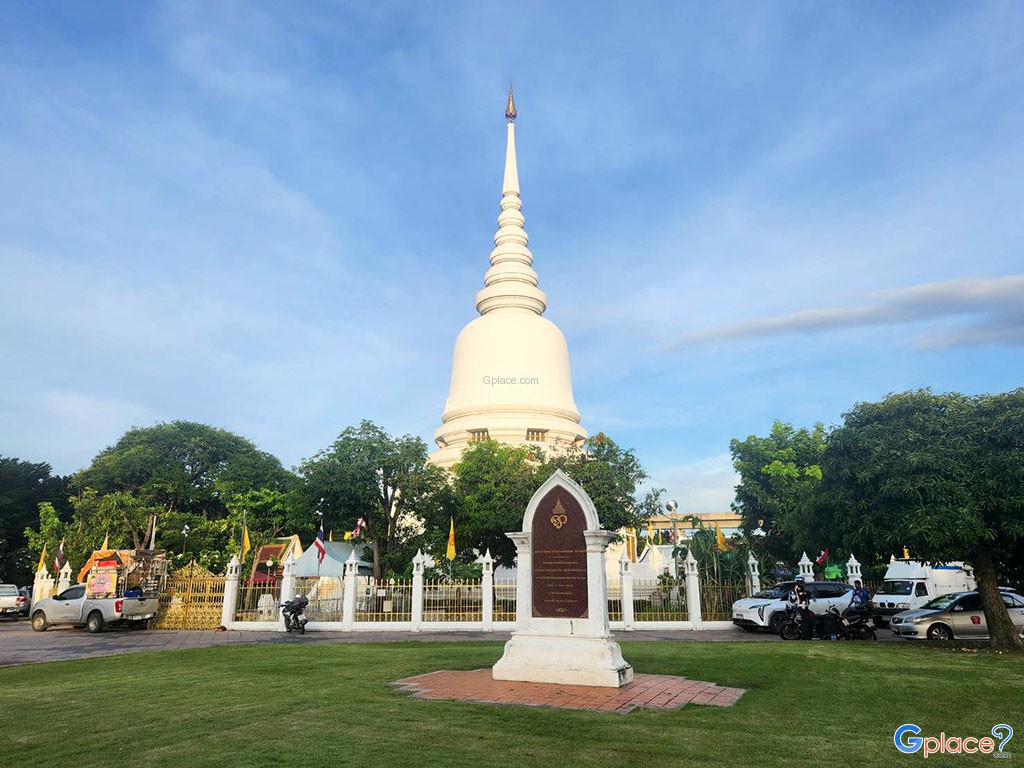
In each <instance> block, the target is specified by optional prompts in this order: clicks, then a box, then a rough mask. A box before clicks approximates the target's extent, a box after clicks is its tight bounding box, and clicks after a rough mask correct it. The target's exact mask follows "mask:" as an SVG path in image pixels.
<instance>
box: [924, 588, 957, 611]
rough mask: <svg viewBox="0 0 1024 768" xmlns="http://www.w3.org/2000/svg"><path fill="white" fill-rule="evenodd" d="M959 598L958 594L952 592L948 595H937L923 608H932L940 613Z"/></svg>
mask: <svg viewBox="0 0 1024 768" xmlns="http://www.w3.org/2000/svg"><path fill="white" fill-rule="evenodd" d="M959 596H960V593H959V592H953V593H951V594H948V595H939V596H938V597H936V598H935V599H934V600H929V601H928V602H927V603H925V604H924V606H923V607H924V608H933V609H935V610H939V611H941V610H942V609H944V608H949V606H950V604H951V603H952V602H953V601H954V600H956V599H957V598H958V597H959Z"/></svg>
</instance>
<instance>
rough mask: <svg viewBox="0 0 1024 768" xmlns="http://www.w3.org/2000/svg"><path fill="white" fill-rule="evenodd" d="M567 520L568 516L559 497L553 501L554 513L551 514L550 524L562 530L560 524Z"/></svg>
mask: <svg viewBox="0 0 1024 768" xmlns="http://www.w3.org/2000/svg"><path fill="white" fill-rule="evenodd" d="M567 522H569V516H568V515H567V514H565V507H563V506H562V500H561V499H559V500H558V501H556V502H555V514H553V515H552V516H551V524H552V525H553V526H555V528H557V529H558V530H562V526H563V525H565V524H566V523H567Z"/></svg>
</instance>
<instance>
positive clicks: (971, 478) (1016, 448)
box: [822, 389, 1024, 648]
mask: <svg viewBox="0 0 1024 768" xmlns="http://www.w3.org/2000/svg"><path fill="white" fill-rule="evenodd" d="M822 469H823V472H824V482H823V488H822V490H823V495H822V499H823V502H824V505H823V506H824V511H825V517H824V520H823V524H825V525H827V526H829V529H830V530H832V531H834V532H835V533H836V534H837V535H838V536H839V537H841V538H842V540H843V541H844V542H845V543H846V544H847V546H849V547H850V548H855V549H856V550H857V551H865V550H866V551H869V552H878V553H886V552H899V551H901V550H902V548H903V547H907V548H909V550H910V551H911V553H913V555H914V556H915V557H918V558H920V559H922V560H925V561H928V562H947V561H955V560H965V561H969V562H970V563H971V564H972V566H973V567H974V574H975V578H976V580H977V582H978V591H979V593H980V595H981V602H982V606H983V608H984V611H985V618H986V621H987V623H988V631H989V636H990V638H991V642H992V645H993V646H994V647H1002V648H1006V647H1017V648H1020V647H1021V639H1020V637H1019V635H1018V634H1017V632H1016V630H1015V629H1014V627H1013V625H1012V623H1011V621H1010V618H1009V615H1008V613H1007V610H1006V606H1005V605H1004V603H1003V601H1002V599H1001V597H1000V594H999V591H998V586H997V573H998V571H999V568H1000V566H1001V565H1002V559H1003V558H1005V557H1007V556H1009V555H1011V554H1012V553H1013V552H1014V551H1020V547H1021V542H1022V541H1024V389H1018V390H1015V391H1013V392H1009V393H1006V394H1000V395H982V396H977V397H969V396H965V395H961V394H957V393H951V394H944V395H934V394H932V393H931V392H930V391H929V390H918V391H913V392H904V393H901V394H894V395H890V396H889V397H887V398H886V399H885V400H884V401H882V402H880V403H858V404H857V405H855V406H854V407H853V408H852V409H851V410H850V411H849V412H848V413H846V414H845V415H844V422H843V425H842V426H841V427H839V428H838V429H836V430H834V431H833V432H832V434H831V435H830V437H829V441H828V447H827V448H826V450H825V454H824V457H823V466H822Z"/></svg>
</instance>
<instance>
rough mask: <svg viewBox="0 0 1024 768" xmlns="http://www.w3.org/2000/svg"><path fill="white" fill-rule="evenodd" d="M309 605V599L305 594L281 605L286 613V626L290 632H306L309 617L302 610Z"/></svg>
mask: <svg viewBox="0 0 1024 768" xmlns="http://www.w3.org/2000/svg"><path fill="white" fill-rule="evenodd" d="M307 605H309V600H308V599H307V598H306V597H305V596H304V595H299V596H298V597H296V598H293V599H291V600H288V601H287V602H285V604H284V605H282V606H281V613H282V614H284V628H285V629H286V630H287V631H288V632H298V633H299V634H300V635H304V634H306V623H307V622H308V621H309V619H307V618H306V617H305V616H304V615H303V613H302V612H303V611H305V610H306V606H307Z"/></svg>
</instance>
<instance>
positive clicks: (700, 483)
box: [651, 453, 739, 514]
mask: <svg viewBox="0 0 1024 768" xmlns="http://www.w3.org/2000/svg"><path fill="white" fill-rule="evenodd" d="M651 476H652V481H653V484H654V485H657V486H661V487H664V488H665V489H666V491H667V493H666V495H665V497H666V498H667V499H675V500H676V501H677V502H678V503H679V511H680V512H681V513H683V514H690V513H694V512H726V511H728V510H729V505H730V504H731V503H732V501H733V499H734V498H735V497H736V490H735V489H736V485H737V484H738V483H739V476H738V475H737V474H736V472H735V471H734V470H733V468H732V457H731V456H730V455H729V454H728V453H721V454H718V455H715V456H711V457H709V458H706V459H700V460H698V461H691V462H687V463H684V464H674V465H669V466H662V467H658V468H655V469H653V470H652V471H651Z"/></svg>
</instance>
